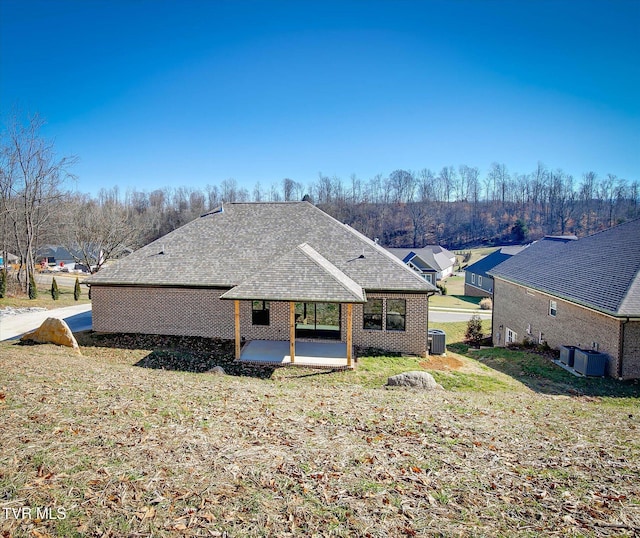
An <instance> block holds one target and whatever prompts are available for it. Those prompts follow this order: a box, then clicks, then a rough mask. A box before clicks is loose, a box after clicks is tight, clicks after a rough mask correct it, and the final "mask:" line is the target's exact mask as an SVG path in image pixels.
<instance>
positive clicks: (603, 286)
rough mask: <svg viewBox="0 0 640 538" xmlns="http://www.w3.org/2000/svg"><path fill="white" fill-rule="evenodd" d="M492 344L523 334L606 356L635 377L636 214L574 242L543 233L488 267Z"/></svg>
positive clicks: (618, 372) (639, 315)
mask: <svg viewBox="0 0 640 538" xmlns="http://www.w3.org/2000/svg"><path fill="white" fill-rule="evenodd" d="M491 275H492V276H493V278H494V290H493V342H494V345H498V346H504V345H507V344H509V343H519V342H523V341H524V340H525V339H529V340H532V341H534V342H540V343H543V342H544V343H547V344H548V345H549V346H550V347H552V348H558V347H559V346H576V347H578V348H581V349H592V350H596V351H600V352H602V353H606V354H607V355H608V357H609V359H608V367H607V373H608V375H610V376H612V377H615V378H619V379H633V378H640V219H638V220H633V221H629V222H626V223H624V224H620V225H618V226H615V227H613V228H609V229H608V230H604V231H602V232H599V233H597V234H594V235H591V236H588V237H584V238H582V239H578V240H571V239H570V238H566V237H564V238H557V237H547V238H545V239H543V240H541V241H537V242H535V243H533V244H532V245H530V246H529V247H528V248H526V249H524V250H523V251H522V252H520V253H519V254H517V255H515V256H513V257H511V258H510V259H508V260H506V261H504V262H503V263H501V264H500V265H498V266H497V267H495V268H494V269H493V270H492V271H491Z"/></svg>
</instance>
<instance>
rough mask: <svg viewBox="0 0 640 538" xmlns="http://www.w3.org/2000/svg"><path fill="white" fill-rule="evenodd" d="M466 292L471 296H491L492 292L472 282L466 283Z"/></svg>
mask: <svg viewBox="0 0 640 538" xmlns="http://www.w3.org/2000/svg"><path fill="white" fill-rule="evenodd" d="M464 294H465V295H468V296H469V297H491V293H489V292H488V291H486V290H483V289H481V288H478V287H476V286H473V285H471V284H467V283H466V282H465V284H464Z"/></svg>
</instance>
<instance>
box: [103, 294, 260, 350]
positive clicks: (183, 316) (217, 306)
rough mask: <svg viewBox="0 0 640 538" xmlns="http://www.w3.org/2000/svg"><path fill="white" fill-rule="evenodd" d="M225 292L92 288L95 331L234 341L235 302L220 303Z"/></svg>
mask: <svg viewBox="0 0 640 538" xmlns="http://www.w3.org/2000/svg"><path fill="white" fill-rule="evenodd" d="M225 291H226V290H215V289H199V290H193V289H187V288H141V287H133V286H131V287H119V286H113V287H111V286H92V287H91V302H92V305H93V306H92V310H93V329H94V330H95V331H99V332H124V333H142V334H171V335H187V336H205V337H212V338H215V337H217V338H233V337H234V314H233V301H221V300H220V299H219V298H220V295H222V294H223V293H224V292H225ZM249 320H251V314H250V313H249Z"/></svg>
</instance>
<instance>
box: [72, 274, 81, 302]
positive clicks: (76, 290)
mask: <svg viewBox="0 0 640 538" xmlns="http://www.w3.org/2000/svg"><path fill="white" fill-rule="evenodd" d="M80 295H82V290H81V289H80V281H79V280H78V277H76V284H75V286H74V287H73V298H74V300H76V301H78V300H80Z"/></svg>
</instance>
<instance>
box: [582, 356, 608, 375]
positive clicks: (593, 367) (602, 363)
mask: <svg viewBox="0 0 640 538" xmlns="http://www.w3.org/2000/svg"><path fill="white" fill-rule="evenodd" d="M607 360H608V357H607V356H606V355H605V354H604V353H600V352H599V351H593V350H592V349H576V350H575V353H574V356H573V368H574V369H575V371H576V372H578V373H579V374H582V375H588V376H599V377H602V376H604V374H605V371H606V369H607Z"/></svg>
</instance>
